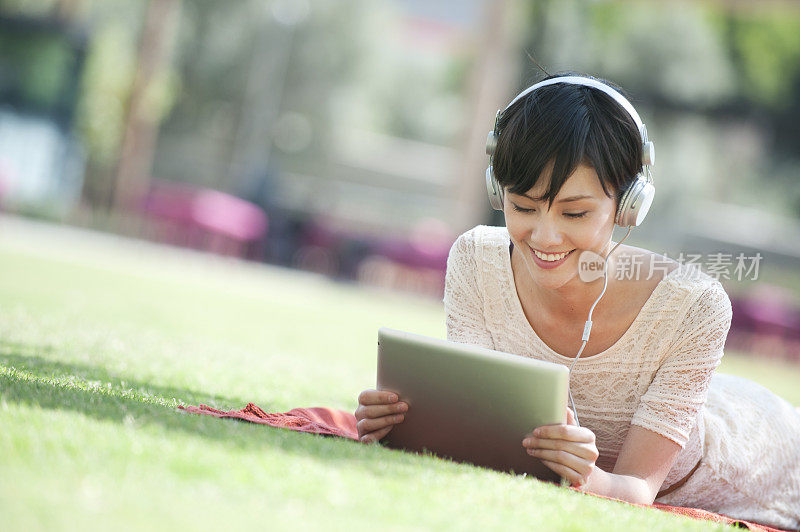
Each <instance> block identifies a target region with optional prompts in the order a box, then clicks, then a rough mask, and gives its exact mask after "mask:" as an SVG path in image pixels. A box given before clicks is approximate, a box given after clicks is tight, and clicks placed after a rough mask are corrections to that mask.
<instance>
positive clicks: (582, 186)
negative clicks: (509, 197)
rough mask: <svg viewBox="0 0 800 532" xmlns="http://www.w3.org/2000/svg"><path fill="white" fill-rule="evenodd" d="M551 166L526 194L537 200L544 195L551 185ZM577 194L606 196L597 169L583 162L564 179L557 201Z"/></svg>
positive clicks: (601, 197)
mask: <svg viewBox="0 0 800 532" xmlns="http://www.w3.org/2000/svg"><path fill="white" fill-rule="evenodd" d="M551 168H552V167H551ZM551 168H548V169H546V170H545V171H544V172H542V175H541V176H540V178H539V180H538V181H537V182H536V185H534V186H533V187H532V188H531V189H530V190H528V191H527V192H526V193H525V194H524V195H525V196H528V197H529V198H531V199H534V200H537V201H538V200H539V199H540V198H542V197H544V195H545V194H546V193H547V190H548V189H549V187H550V171H551ZM576 196H589V197H591V198H594V199H603V198H605V197H606V194H605V192H604V191H603V186H602V184H601V183H600V178H599V177H598V175H597V172H596V171H595V169H594V168H592V167H591V166H587V165H583V164H581V165H578V166H577V167H576V168H575V171H574V172H572V174H570V176H569V177H568V178H567V179H566V181H564V184H563V185H562V186H561V189H560V190H559V191H558V194H557V195H556V198H555V201H556V202H558V201H562V200H564V199H568V198H573V197H576Z"/></svg>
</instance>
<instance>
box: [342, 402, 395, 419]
mask: <svg viewBox="0 0 800 532" xmlns="http://www.w3.org/2000/svg"><path fill="white" fill-rule="evenodd" d="M407 411H408V404H406V403H404V402H402V401H399V402H397V403H392V404H388V405H369V406H365V405H361V406H359V407H358V408H356V411H355V416H356V419H357V420H359V421H360V420H362V419H367V418H376V417H382V416H388V415H390V414H401V413H403V412H407Z"/></svg>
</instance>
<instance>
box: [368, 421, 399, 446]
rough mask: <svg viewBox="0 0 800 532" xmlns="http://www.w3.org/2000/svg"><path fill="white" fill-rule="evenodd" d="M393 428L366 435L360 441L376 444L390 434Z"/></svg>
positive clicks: (390, 426) (385, 428) (389, 427)
mask: <svg viewBox="0 0 800 532" xmlns="http://www.w3.org/2000/svg"><path fill="white" fill-rule="evenodd" d="M392 427H394V425H389V426H388V427H383V428H382V429H380V430H374V431H372V432H369V433H367V434H364V435H363V436H361V438H360V439H361V441H362V442H363V443H375V442H377V441H380V440H381V439H382V438H383V437H384V436H386V435H387V434H389V432H390V431H391V430H392Z"/></svg>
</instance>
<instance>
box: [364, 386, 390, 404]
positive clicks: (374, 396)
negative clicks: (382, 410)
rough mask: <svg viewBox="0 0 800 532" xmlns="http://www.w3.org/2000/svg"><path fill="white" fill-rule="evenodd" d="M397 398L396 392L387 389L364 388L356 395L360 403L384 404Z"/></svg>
mask: <svg viewBox="0 0 800 532" xmlns="http://www.w3.org/2000/svg"><path fill="white" fill-rule="evenodd" d="M397 400H398V396H397V394H396V393H394V392H389V391H378V390H364V391H363V392H361V393H360V394H359V396H358V403H359V404H362V405H385V404H390V403H394V402H396V401H397Z"/></svg>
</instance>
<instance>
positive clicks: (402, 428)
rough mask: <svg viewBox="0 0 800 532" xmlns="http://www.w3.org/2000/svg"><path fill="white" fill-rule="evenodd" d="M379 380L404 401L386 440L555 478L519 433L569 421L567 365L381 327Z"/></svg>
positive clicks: (380, 385)
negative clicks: (401, 416)
mask: <svg viewBox="0 0 800 532" xmlns="http://www.w3.org/2000/svg"><path fill="white" fill-rule="evenodd" d="M377 384H378V386H377V388H378V390H389V391H393V392H395V393H397V394H398V396H399V397H400V400H402V401H405V402H406V403H408V412H407V413H406V414H405V419H404V421H403V422H402V423H400V424H398V425H395V426H394V428H393V429H392V430H391V432H390V433H389V434H388V436H386V438H384V440H383V442H384V443H385V444H386V445H388V446H389V447H393V448H398V449H407V450H411V451H424V450H427V451H430V452H432V453H434V454H437V455H439V456H443V457H446V458H451V459H453V460H457V461H460V462H470V463H472V464H475V465H479V466H483V467H489V468H492V469H497V470H499V471H508V472H513V473H518V474H522V473H527V474H529V475H534V476H536V477H538V478H542V479H546V480H553V481H557V480H558V479H559V477H558V475H556V474H555V473H553V472H552V471H551V470H550V469H548V468H547V467H546V466H544V465H543V464H542V463H541V462H540V461H539V460H538V459H536V458H534V457H532V456H530V455H528V454H527V453H526V452H525V448H524V447H522V440H523V438H524V437H525V436H526V435H527V434H529V433H530V432H531V431H532V430H533V429H534V428H536V427H538V426H541V425H548V424H555V423H563V422H565V421H566V408H567V387H568V385H569V370H568V369H567V368H566V367H565V366H562V365H560V364H552V363H549V362H542V361H539V360H534V359H531V358H527V357H522V356H518V355H511V354H508V353H502V352H499V351H493V350H491V349H486V348H483V347H478V346H473V345H467V344H460V343H457V342H451V341H448V340H441V339H437V338H429V337H427V336H421V335H417V334H412V333H408V332H403V331H397V330H393V329H388V328H385V327H382V328H380V329H379V330H378V383H377Z"/></svg>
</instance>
